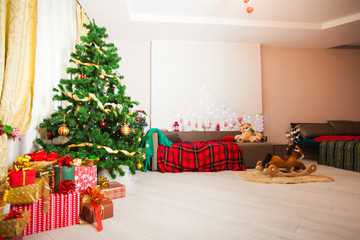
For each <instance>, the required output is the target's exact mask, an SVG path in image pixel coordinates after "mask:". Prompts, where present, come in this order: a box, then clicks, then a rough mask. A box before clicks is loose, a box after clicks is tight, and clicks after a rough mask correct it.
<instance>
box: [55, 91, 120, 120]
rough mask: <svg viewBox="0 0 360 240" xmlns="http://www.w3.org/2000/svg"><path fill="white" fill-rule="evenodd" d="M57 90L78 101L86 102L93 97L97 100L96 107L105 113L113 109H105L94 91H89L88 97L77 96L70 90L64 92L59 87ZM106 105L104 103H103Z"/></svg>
mask: <svg viewBox="0 0 360 240" xmlns="http://www.w3.org/2000/svg"><path fill="white" fill-rule="evenodd" d="M59 91H60V92H61V93H63V94H65V95H66V96H68V97H70V98H72V99H74V100H75V101H78V102H86V101H90V100H91V99H93V100H94V101H96V102H97V105H98V107H99V108H100V109H101V110H102V111H103V112H105V113H109V112H112V111H113V110H112V109H105V107H104V105H103V104H102V103H101V102H100V100H99V99H97V97H96V96H95V94H94V93H89V96H88V97H85V98H79V97H78V96H77V95H76V94H73V93H72V92H68V93H66V92H64V91H62V90H60V89H59ZM105 105H106V104H105ZM114 113H115V115H116V112H114Z"/></svg>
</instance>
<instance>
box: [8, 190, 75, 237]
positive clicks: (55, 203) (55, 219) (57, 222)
mask: <svg viewBox="0 0 360 240" xmlns="http://www.w3.org/2000/svg"><path fill="white" fill-rule="evenodd" d="M42 208H43V199H42V198H41V199H40V200H39V201H38V202H37V203H33V204H26V205H16V206H15V205H11V206H10V210H11V211H13V210H15V211H20V210H29V211H30V224H29V225H28V226H27V228H25V230H24V231H23V235H24V236H25V235H30V234H34V233H38V232H43V231H47V230H52V229H56V228H62V227H66V226H71V225H74V224H77V223H78V217H79V211H80V194H79V193H78V192H72V193H69V194H59V193H51V195H50V199H49V210H48V211H47V213H45V214H44V213H43V211H42Z"/></svg>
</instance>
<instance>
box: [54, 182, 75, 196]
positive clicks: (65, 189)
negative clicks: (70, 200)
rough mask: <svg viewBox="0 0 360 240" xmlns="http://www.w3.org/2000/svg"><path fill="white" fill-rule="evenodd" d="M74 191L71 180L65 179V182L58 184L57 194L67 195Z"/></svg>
mask: <svg viewBox="0 0 360 240" xmlns="http://www.w3.org/2000/svg"><path fill="white" fill-rule="evenodd" d="M73 190H75V184H74V183H73V181H72V180H70V179H66V180H65V181H62V182H60V184H59V186H58V191H57V192H58V193H63V194H68V193H70V192H72V191H73Z"/></svg>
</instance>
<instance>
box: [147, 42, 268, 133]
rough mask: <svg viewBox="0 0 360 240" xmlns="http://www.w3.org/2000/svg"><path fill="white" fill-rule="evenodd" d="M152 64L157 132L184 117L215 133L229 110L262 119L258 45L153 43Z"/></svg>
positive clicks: (152, 87)
mask: <svg viewBox="0 0 360 240" xmlns="http://www.w3.org/2000/svg"><path fill="white" fill-rule="evenodd" d="M151 61H152V65H151V112H152V127H158V128H166V129H171V125H172V123H173V122H174V121H179V119H180V118H181V115H182V117H183V118H184V121H185V122H187V119H188V118H189V119H190V120H191V121H192V124H194V122H195V120H197V121H198V123H199V125H201V122H202V121H204V122H205V123H206V125H207V124H208V122H209V119H210V118H211V119H210V120H211V121H212V127H213V128H215V126H216V121H217V120H216V119H219V118H221V116H219V115H222V114H223V112H224V111H225V110H224V109H223V108H224V104H225V105H226V107H227V108H226V111H229V112H230V113H232V112H234V113H235V114H236V115H240V114H241V113H247V114H253V115H254V114H257V113H262V91H261V59H260V45H259V44H242V43H214V42H167V41H154V42H152V46H151ZM204 84H205V86H206V87H207V90H208V93H209V94H208V95H206V96H203V97H202V99H200V101H201V100H205V101H206V102H205V103H199V96H201V95H203V92H201V91H200V90H201V89H202V87H204ZM211 105H212V106H211ZM216 108H220V109H216ZM210 112H211V113H210ZM210 115H211V116H210ZM201 130H202V129H201Z"/></svg>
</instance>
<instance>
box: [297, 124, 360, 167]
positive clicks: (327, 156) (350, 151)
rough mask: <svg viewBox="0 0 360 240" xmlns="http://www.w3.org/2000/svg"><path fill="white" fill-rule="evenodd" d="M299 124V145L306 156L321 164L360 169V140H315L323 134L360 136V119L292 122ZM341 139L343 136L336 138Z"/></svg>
mask: <svg viewBox="0 0 360 240" xmlns="http://www.w3.org/2000/svg"><path fill="white" fill-rule="evenodd" d="M295 125H298V126H299V129H300V131H299V134H300V136H299V141H298V145H299V147H300V148H301V149H302V151H303V153H304V155H305V158H306V159H311V160H317V161H318V162H319V164H324V165H328V166H333V167H338V168H343V169H347V170H355V171H360V154H359V153H360V142H359V141H341V140H332V141H321V142H320V143H318V141H315V139H316V138H318V137H323V136H360V121H346V120H343V121H340V120H331V121H328V122H327V123H292V124H291V126H292V127H294V126H295ZM335 139H341V138H335Z"/></svg>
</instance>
